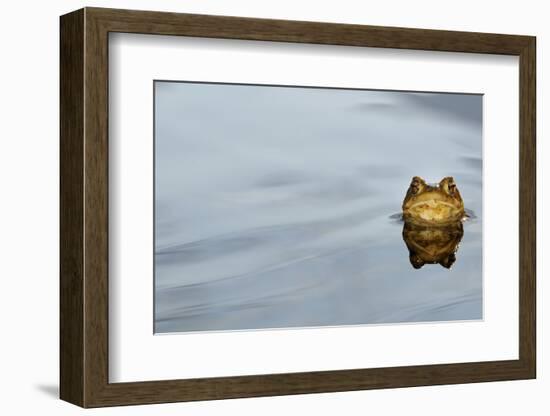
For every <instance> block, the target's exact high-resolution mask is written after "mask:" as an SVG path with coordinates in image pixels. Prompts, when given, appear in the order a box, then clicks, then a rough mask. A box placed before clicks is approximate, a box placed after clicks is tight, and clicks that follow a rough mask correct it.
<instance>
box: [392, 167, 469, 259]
mask: <svg viewBox="0 0 550 416" xmlns="http://www.w3.org/2000/svg"><path fill="white" fill-rule="evenodd" d="M464 218H465V211H464V203H463V201H462V197H461V195H460V192H459V191H458V188H457V186H456V184H455V182H454V179H453V178H452V177H446V178H443V179H442V180H441V181H440V182H439V183H438V184H435V185H429V184H427V183H426V181H425V180H424V179H422V178H420V177H418V176H415V177H414V178H413V179H412V182H411V184H410V186H409V189H408V190H407V194H406V196H405V199H404V201H403V220H404V225H403V240H404V241H405V244H406V246H407V248H408V249H409V260H410V262H411V264H412V266H413V267H414V268H415V269H420V268H421V267H422V266H424V265H425V264H440V265H441V266H443V267H445V268H447V269H449V268H450V267H451V266H452V265H453V263H454V262H455V261H456V252H457V250H458V246H459V244H460V241H461V240H462V236H463V235H464V228H463V226H462V221H463V219H464Z"/></svg>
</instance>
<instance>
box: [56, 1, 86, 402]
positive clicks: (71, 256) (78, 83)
mask: <svg viewBox="0 0 550 416" xmlns="http://www.w3.org/2000/svg"><path fill="white" fill-rule="evenodd" d="M84 17H85V14H84V10H83V9H80V10H76V11H74V12H72V13H69V14H66V15H64V16H61V17H60V54H59V56H60V80H59V81H60V82H59V88H60V90H59V94H60V95H59V105H60V108H59V110H60V124H59V127H60V154H59V161H60V182H59V186H60V201H59V202H60V218H59V220H60V242H59V245H60V247H59V248H60V250H59V255H60V287H59V302H60V315H59V325H60V326H59V327H60V333H59V343H60V350H59V353H60V357H59V360H60V374H59V376H60V377H59V378H60V388H59V397H60V398H61V399H62V400H65V401H67V402H69V403H72V404H75V405H78V406H84V405H85V397H84V375H85V363H84V349H85V337H84V311H83V305H84V302H85V295H84V273H83V258H84V229H83V221H84V209H83V208H84V207H83V198H84V183H83V179H84V174H83V172H84V155H83V143H84Z"/></svg>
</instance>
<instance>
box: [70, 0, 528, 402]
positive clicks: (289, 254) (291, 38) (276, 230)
mask: <svg viewBox="0 0 550 416" xmlns="http://www.w3.org/2000/svg"><path fill="white" fill-rule="evenodd" d="M60 24H61V26H60V28H61V37H60V38H61V50H60V53H61V128H60V131H61V172H60V175H61V178H60V180H61V273H60V274H61V289H60V290H61V292H60V296H61V305H60V322H61V334H60V336H61V351H60V356H61V368H60V371H61V386H60V387H61V388H60V395H61V398H62V399H63V400H66V401H68V402H71V403H74V404H77V405H79V406H82V407H101V406H116V405H129V404H146V403H162V402H178V401H190V400H211V399H225V398H238V397H254V396H268V395H287V394H304V393H320V392H336V391H349V390H363V389H378V388H397V387H411V386H425V385H436V384H454V383H473V382H487V381H499V380H519V379H530V378H535V374H536V360H535V357H536V335H535V310H536V308H535V264H536V259H535V248H536V235H535V229H536V228H535V223H536V212H535V205H536V204H535V202H536V194H535V184H536V178H535V160H536V153H535V106H536V97H535V49H536V47H535V38H534V37H531V36H519V35H501V34H487V33H467V32H453V31H436V30H422V29H405V28H393V27H377V26H362V25H348V24H334V23H315V22H298V21H287V20H268V19H253V18H241V17H227V16H207V15H190V14H176V13H164V12H162V13H161V12H147V11H130V10H113V9H100V8H85V9H81V10H78V11H75V12H72V13H70V14H67V15H64V16H62V17H61V23H60Z"/></svg>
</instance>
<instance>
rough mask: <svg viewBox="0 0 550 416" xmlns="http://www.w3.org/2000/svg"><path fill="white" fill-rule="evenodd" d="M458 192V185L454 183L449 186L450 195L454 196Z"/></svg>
mask: <svg viewBox="0 0 550 416" xmlns="http://www.w3.org/2000/svg"><path fill="white" fill-rule="evenodd" d="M455 191H456V185H455V184H454V183H450V184H449V193H450V194H451V195H453V194H454V193H455Z"/></svg>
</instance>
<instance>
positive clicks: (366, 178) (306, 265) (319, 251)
mask: <svg viewBox="0 0 550 416" xmlns="http://www.w3.org/2000/svg"><path fill="white" fill-rule="evenodd" d="M415 175H418V176H421V177H423V178H424V179H426V180H427V181H428V182H439V180H441V179H442V178H443V177H445V176H453V177H454V178H455V181H456V183H457V186H458V188H459V190H460V192H461V194H462V197H463V199H464V203H465V206H466V208H467V209H469V210H470V212H471V213H473V214H475V215H472V217H473V218H471V219H469V220H468V221H466V222H465V223H464V235H463V238H462V241H461V243H460V246H459V249H458V251H457V253H456V261H455V263H454V264H453V266H452V267H451V269H446V268H444V267H442V266H440V265H439V264H426V265H424V266H423V267H422V268H421V269H414V268H413V267H412V266H411V263H410V262H409V252H408V250H407V247H406V245H405V243H404V241H403V237H402V230H403V223H402V222H401V221H400V220H399V218H398V217H399V212H400V209H401V203H402V201H403V197H404V195H405V192H406V190H407V188H408V185H409V183H410V181H411V178H412V177H413V176H415ZM396 214H397V215H396ZM482 220H483V217H482V96H480V95H466V94H433V93H408V92H393V91H369V90H342V89H319V88H291V87H273V86H247V85H225V84H208V83H185V82H158V81H157V82H155V332H157V333H166V332H186V331H212V330H243V329H261V328H292V327H316V326H340V325H359V324H390V323H402V322H427V321H429V322H432V321H452V320H471V319H481V318H482V238H481V237H482Z"/></svg>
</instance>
